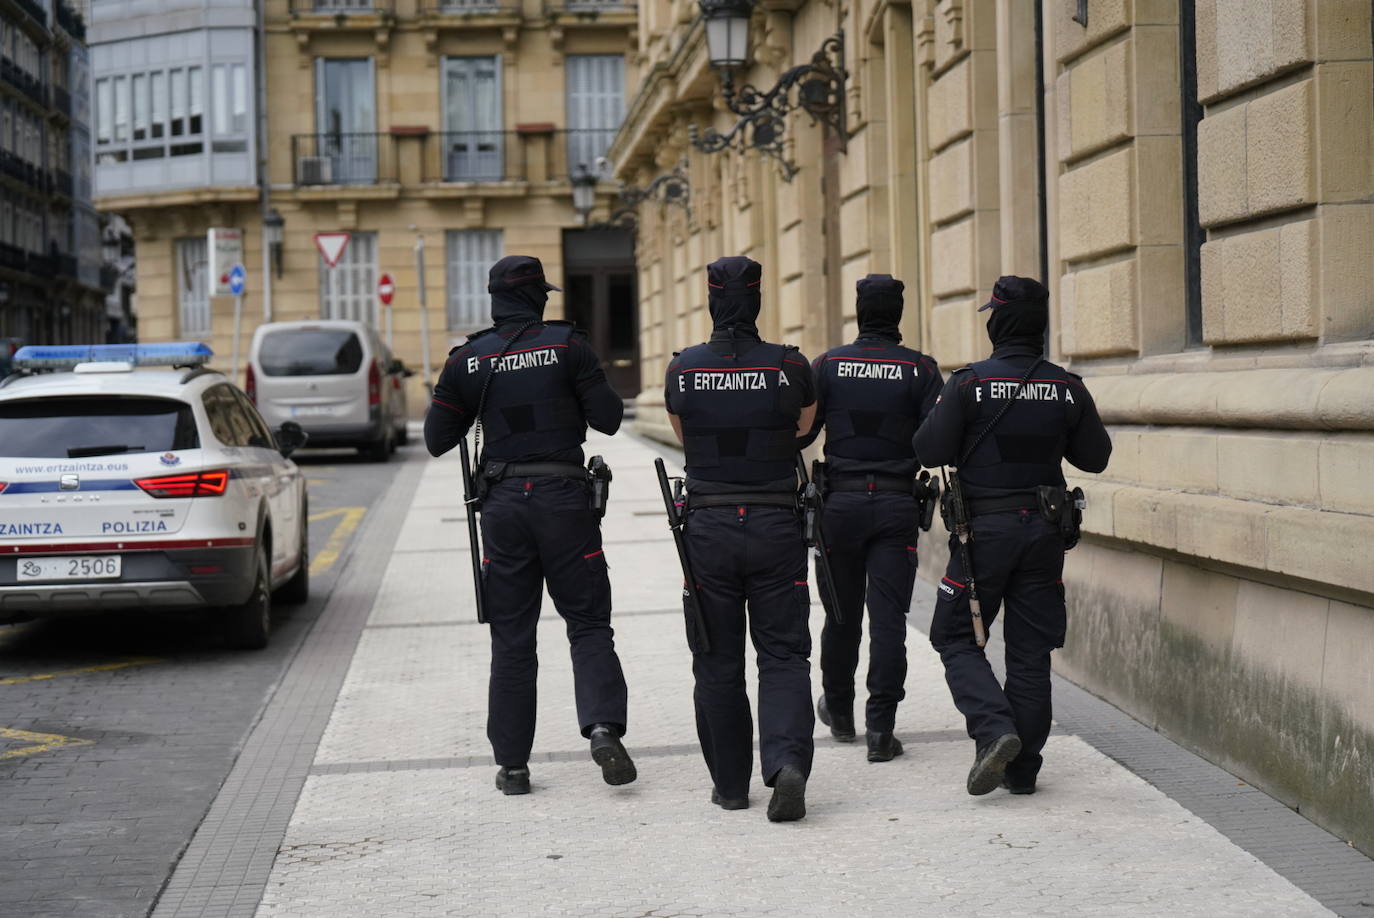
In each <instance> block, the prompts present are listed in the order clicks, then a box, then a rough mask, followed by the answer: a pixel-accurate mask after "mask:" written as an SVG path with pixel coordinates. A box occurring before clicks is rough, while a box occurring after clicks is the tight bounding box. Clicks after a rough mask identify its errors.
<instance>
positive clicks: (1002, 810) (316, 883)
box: [258, 437, 1330, 918]
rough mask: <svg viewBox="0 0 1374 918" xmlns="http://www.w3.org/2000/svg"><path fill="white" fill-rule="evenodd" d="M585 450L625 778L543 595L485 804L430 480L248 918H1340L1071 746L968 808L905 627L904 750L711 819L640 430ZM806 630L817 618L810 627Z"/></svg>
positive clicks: (476, 672)
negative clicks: (1034, 782)
mask: <svg viewBox="0 0 1374 918" xmlns="http://www.w3.org/2000/svg"><path fill="white" fill-rule="evenodd" d="M591 447H592V451H599V452H602V453H603V454H604V455H606V457H607V460H608V461H609V462H610V463H611V465H612V467H613V468H614V469H615V471H616V479H615V484H614V489H613V502H612V508H611V512H610V513H609V514H608V517H607V519H606V523H605V526H604V533H605V540H606V545H607V549H606V550H607V558H608V562H609V564H610V568H611V576H612V583H613V588H614V596H615V610H616V611H615V619H614V624H615V628H616V635H617V646H618V648H619V650H620V653H621V658H622V661H623V664H624V666H625V670H626V677H627V680H628V681H629V685H630V703H631V708H630V716H629V720H630V725H629V729H630V732H629V735H628V736H627V743H628V745H629V746H630V748H631V750H632V752H634V753H635V754H636V758H637V761H638V764H639V771H640V779H639V781H638V782H637V783H635V784H633V785H629V786H627V787H624V788H610V787H607V786H606V785H604V784H603V783H602V782H601V779H600V773H599V770H598V769H597V768H596V767H595V766H594V765H593V764H592V763H591V762H590V760H589V758H588V756H587V753H586V747H585V742H584V741H583V740H582V739H581V737H580V736H579V735H578V733H577V725H576V718H575V714H574V710H573V700H572V699H573V694H572V677H571V667H570V664H569V660H568V652H567V644H566V640H565V638H564V636H563V630H562V623H561V621H560V620H559V618H558V616H557V614H556V613H555V612H554V611H553V608H552V604H551V603H549V602H547V601H546V603H545V607H544V608H545V611H544V616H543V619H542V621H541V625H540V631H539V637H540V645H541V649H542V651H543V652H542V654H541V660H540V663H541V674H540V695H539V729H538V734H537V736H536V746H535V755H534V757H533V758H532V761H531V770H532V776H533V779H532V780H533V786H534V793H533V794H531V795H530V796H527V797H509V798H508V797H504V796H502V795H500V794H499V793H497V792H496V791H495V790H494V788H493V787H492V783H491V782H492V777H493V773H494V766H493V765H492V764H491V759H490V750H489V747H488V746H487V743H486V739H485V735H484V731H485V718H486V667H487V661H488V646H487V635H486V632H485V630H484V629H483V628H481V627H480V626H477V625H476V624H475V623H473V621H472V613H471V599H470V597H471V585H470V583H469V582H468V576H469V575H468V571H469V568H468V558H467V556H466V554H465V552H464V551H463V550H462V548H463V547H465V543H466V524H465V522H463V521H462V512H463V511H462V505H461V499H460V498H458V497H457V496H456V495H457V493H458V491H459V490H460V488H461V486H460V483H459V481H458V478H457V476H456V475H455V474H454V469H455V467H456V465H457V463H456V461H451V460H449V459H448V458H445V459H443V460H439V461H436V462H433V463H430V465H429V466H428V467H427V468H426V470H425V472H424V474H423V477H422V480H421V482H420V485H419V487H418V489H417V491H416V496H415V500H414V503H413V504H412V506H411V510H410V512H409V514H408V515H407V517H406V520H405V522H404V523H403V524H402V527H401V529H402V531H401V536H400V538H399V540H398V551H397V553H396V554H395V555H394V556H393V557H392V559H391V562H390V565H389V567H388V570H387V572H386V575H385V576H384V578H383V581H382V584H381V587H380V589H379V591H378V594H377V597H376V601H375V603H374V605H373V609H372V613H371V616H370V617H369V619H368V622H367V626H366V627H365V629H364V632H363V635H362V637H361V639H360V640H359V642H358V645H357V651H356V653H355V655H354V657H353V661H352V665H351V667H350V668H349V672H348V675H347V677H346V679H345V680H344V683H343V686H342V688H341V690H340V692H339V696H338V700H337V702H336V704H335V706H334V710H333V713H332V715H331V717H330V722H329V725H328V727H327V729H326V730H325V732H324V736H323V738H322V740H321V742H320V745H319V749H318V752H317V754H316V757H315V764H314V766H313V768H312V774H311V776H310V777H309V778H308V780H307V781H306V784H305V788H304V791H303V793H302V795H301V798H300V800H299V802H298V803H297V806H296V809H295V813H294V815H293V816H292V819H291V823H290V826H289V828H288V829H287V831H286V836H285V838H284V840H283V841H282V844H281V848H280V852H279V854H278V856H277V858H276V860H275V863H274V866H273V868H272V873H271V877H270V879H269V881H268V884H267V888H266V891H265V895H264V898H263V900H262V903H261V905H260V907H259V909H258V915H259V916H261V918H295V916H302V918H304V916H322V915H330V916H334V915H359V916H365V915H380V914H386V915H455V916H456V915H462V916H469V915H470V916H543V915H586V916H596V918H618V916H626V918H629V916H650V915H652V916H660V918H668V916H677V915H703V916H715V915H720V916H727V915H734V916H764V915H789V916H791V915H796V916H805V915H847V916H849V915H852V916H865V915H875V916H878V915H882V916H892V915H908V914H932V915H944V914H960V915H981V914H987V915H1006V914H1025V915H1063V914H1068V913H1079V914H1100V915H1140V914H1179V915H1205V916H1227V915H1236V916H1242V915H1243V916H1253V915H1325V914H1330V912H1329V911H1328V910H1327V909H1326V908H1324V907H1323V906H1322V905H1321V903H1319V902H1317V901H1316V900H1314V899H1313V898H1311V897H1310V896H1308V895H1307V894H1306V893H1304V892H1303V891H1302V890H1300V889H1298V888H1297V887H1295V886H1294V885H1293V884H1292V883H1291V882H1289V881H1288V880H1287V879H1285V878H1283V877H1281V876H1279V875H1278V874H1277V873H1275V872H1274V871H1273V870H1272V869H1270V868H1269V867H1268V866H1266V865H1265V864H1264V863H1263V862H1262V861H1260V860H1259V859H1257V858H1256V857H1255V856H1253V855H1252V854H1250V853H1247V852H1246V851H1245V850H1243V849H1242V848H1240V847H1238V846H1237V845H1235V844H1233V843H1232V842H1231V841H1230V840H1228V839H1227V838H1226V837H1225V836H1223V835H1222V834H1221V833H1219V832H1218V831H1217V830H1216V829H1214V828H1213V827H1212V826H1210V825H1208V824H1207V823H1206V822H1205V821H1203V820H1202V819H1201V818H1199V817H1198V816H1196V815H1194V814H1193V813H1191V812H1189V811H1188V810H1186V809H1184V808H1183V807H1182V806H1180V805H1179V804H1178V803H1176V802H1174V801H1173V800H1171V799H1170V798H1169V797H1168V796H1166V795H1165V794H1164V793H1162V792H1161V791H1160V790H1159V789H1157V788H1156V787H1154V786H1152V785H1151V784H1149V783H1147V782H1146V781H1143V780H1141V779H1140V778H1139V777H1137V776H1136V775H1134V774H1133V773H1132V772H1131V771H1129V770H1128V769H1127V768H1125V767H1123V766H1122V765H1120V764H1118V763H1117V762H1115V761H1113V760H1112V759H1111V758H1109V757H1108V756H1106V755H1103V754H1102V753H1101V752H1099V751H1098V750H1096V749H1095V748H1093V747H1092V746H1090V745H1089V744H1088V743H1085V742H1084V741H1083V740H1082V739H1080V738H1078V737H1076V736H1072V735H1066V734H1065V733H1064V732H1063V731H1062V729H1060V730H1057V731H1056V734H1055V735H1054V736H1053V737H1052V738H1051V740H1050V744H1049V746H1048V747H1047V750H1046V760H1047V763H1048V764H1047V767H1046V773H1045V775H1044V779H1043V781H1042V784H1041V788H1042V789H1041V792H1040V793H1038V794H1036V795H1035V796H1033V797H1011V796H1009V795H1006V794H1003V793H1000V792H998V793H995V794H992V795H989V796H987V797H982V798H970V797H968V796H967V795H966V794H965V793H964V790H963V780H964V774H965V772H966V771H967V768H968V764H969V761H970V758H971V755H972V747H971V743H970V742H969V741H968V740H967V739H966V737H965V736H964V734H963V731H962V719H961V718H960V717H959V715H958V712H957V711H955V709H954V708H953V705H952V704H951V703H950V700H949V696H948V692H947V690H946V688H945V685H944V680H943V674H942V672H941V670H940V666H939V661H938V658H937V657H936V656H935V655H934V654H933V653H932V652H930V651H929V648H928V646H927V645H926V643H925V639H924V636H923V635H920V634H919V633H916V632H914V631H913V632H912V634H911V640H910V643H911V651H912V652H911V667H910V674H909V677H908V683H907V692H908V696H907V700H906V702H905V703H904V704H903V707H902V709H901V714H900V717H899V728H898V733H899V735H900V736H902V737H903V738H904V740H905V741H906V743H907V750H908V751H907V754H906V755H905V756H904V757H902V758H900V759H897V760H895V761H894V762H891V763H886V764H882V765H870V764H869V763H867V762H866V761H865V760H864V756H863V749H862V746H861V745H852V746H841V745H838V744H835V743H833V742H832V741H830V739H829V737H828V735H827V734H826V733H825V731H824V728H823V727H820V725H819V724H818V725H817V728H818V729H817V737H818V740H817V756H816V764H815V769H814V773H813V777H812V781H811V784H810V787H809V789H808V809H809V813H808V817H807V819H806V820H805V821H803V822H801V823H798V824H794V825H773V824H770V823H768V822H767V821H766V819H765V818H764V809H765V805H766V802H767V791H766V790H765V789H763V788H762V787H761V786H760V785H759V784H756V785H755V789H754V792H753V797H752V800H753V806H752V807H751V809H749V810H747V811H743V812H732V813H726V812H724V811H721V810H719V809H718V808H716V807H713V806H711V805H709V803H708V802H707V797H708V796H709V793H710V781H709V778H708V776H707V774H706V770H705V766H704V765H703V764H702V762H701V758H700V755H699V752H698V750H697V747H696V744H695V729H694V725H693V716H692V706H691V692H692V682H691V671H690V657H689V655H688V654H687V651H686V648H685V641H684V638H683V623H682V616H681V609H680V604H679V599H678V586H677V584H678V583H679V582H680V579H681V578H680V574H679V572H678V570H677V567H676V557H675V554H674V549H673V546H672V544H671V541H670V540H669V538H668V536H669V533H668V532H667V529H666V524H665V523H664V521H663V517H662V509H661V503H660V500H659V496H658V488H657V483H656V481H655V480H654V478H653V475H652V467H651V462H652V459H653V457H654V455H655V454H656V453H657V451H656V450H654V449H653V448H651V447H649V446H647V445H646V444H643V443H642V442H641V441H636V440H635V439H634V438H631V437H617V438H615V439H614V440H612V441H606V440H604V439H599V440H597V441H594V442H593V444H591ZM455 520H458V521H456V522H455ZM820 624H821V612H820V609H819V606H818V605H813V620H812V629H813V633H815V634H818V633H819V628H820ZM753 669H754V668H753V663H752V661H751V663H750V683H751V694H752V684H753V680H754V673H753ZM813 681H814V684H815V685H816V686H818V685H819V673H816V674H815V675H814V678H813ZM1123 717H1124V716H1123ZM1008 897H1012V898H1011V899H1009V898H1008Z"/></svg>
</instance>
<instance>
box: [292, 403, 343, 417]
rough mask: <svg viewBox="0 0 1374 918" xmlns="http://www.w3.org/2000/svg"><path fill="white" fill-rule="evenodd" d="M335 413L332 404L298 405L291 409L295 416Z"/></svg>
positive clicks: (317, 415)
mask: <svg viewBox="0 0 1374 918" xmlns="http://www.w3.org/2000/svg"><path fill="white" fill-rule="evenodd" d="M333 413H334V408H333V406H332V405H296V406H295V407H294V408H292V409H291V414H292V415H294V416H295V417H298V418H301V417H319V416H322V415H329V414H333Z"/></svg>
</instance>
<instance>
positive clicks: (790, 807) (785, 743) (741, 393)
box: [664, 257, 816, 822]
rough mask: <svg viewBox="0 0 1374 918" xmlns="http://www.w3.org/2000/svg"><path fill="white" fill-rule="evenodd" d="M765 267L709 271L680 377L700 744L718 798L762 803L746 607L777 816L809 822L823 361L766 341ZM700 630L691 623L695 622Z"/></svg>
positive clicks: (676, 381) (745, 264)
mask: <svg viewBox="0 0 1374 918" xmlns="http://www.w3.org/2000/svg"><path fill="white" fill-rule="evenodd" d="M761 274H762V270H761V268H760V267H759V265H758V263H756V262H754V261H751V260H750V259H748V258H741V257H731V258H721V259H719V260H718V261H715V262H713V263H712V264H711V265H710V266H709V267H708V269H707V281H708V285H709V299H710V309H711V320H712V322H713V324H714V330H713V331H712V333H711V340H710V341H709V342H707V343H705V344H698V345H696V346H695V347H690V348H688V349H687V350H685V351H683V352H681V353H680V354H678V355H677V356H676V358H675V359H674V360H673V361H672V363H671V364H670V365H669V367H668V374H667V383H666V388H665V393H664V396H665V404H666V406H667V409H668V412H669V416H670V418H671V420H672V424H673V429H674V430H675V431H676V432H677V435H678V439H680V440H681V441H682V444H683V448H684V450H685V451H686V471H687V492H688V497H687V525H686V541H687V552H688V556H689V558H690V561H691V565H692V574H693V577H694V579H695V580H696V583H697V588H698V596H699V601H700V605H701V609H702V613H703V616H704V618H705V621H706V629H707V637H708V638H709V640H710V646H711V649H710V652H702V651H701V645H700V642H699V641H698V640H697V639H696V637H695V636H694V635H693V633H692V631H691V629H690V627H689V633H688V643H689V644H690V645H691V646H692V649H693V652H694V655H693V658H692V674H693V675H694V676H695V677H696V692H695V696H694V698H695V704H696V720H697V735H698V737H699V738H700V740H701V751H702V754H703V756H704V757H705V759H706V767H707V769H708V770H709V771H710V773H711V779H712V781H713V783H714V786H713V788H712V791H711V802H712V803H714V804H716V805H718V806H720V807H722V808H724V809H727V810H736V809H744V808H745V807H747V806H748V805H749V777H750V772H751V771H752V770H753V759H754V755H753V733H754V724H753V718H752V715H751V713H750V709H749V698H748V696H747V695H746V694H745V687H744V654H745V646H744V636H745V630H746V617H745V606H746V604H747V606H748V611H749V614H748V619H747V624H748V631H749V635H750V637H751V638H752V639H753V643H754V648H755V650H756V651H757V653H758V666H759V752H760V757H761V758H762V765H763V768H762V774H763V783H764V784H765V785H766V786H768V787H772V788H773V796H772V799H771V800H770V802H769V804H768V818H769V819H770V820H772V821H774V822H784V821H789V820H794V819H801V818H802V817H803V816H805V815H806V781H807V778H808V776H809V775H810V773H811V758H812V754H813V751H814V750H813V741H812V732H813V731H814V729H815V719H814V718H813V716H812V714H811V663H810V660H809V657H810V654H811V632H810V628H809V626H808V622H807V619H808V615H809V610H810V595H809V593H808V589H807V582H806V545H805V542H804V541H803V534H802V525H801V521H800V519H799V518H798V514H797V509H796V497H797V476H796V471H795V469H796V465H795V461H796V454H797V449H798V445H799V437H801V436H802V435H803V434H804V433H806V432H809V431H810V429H811V425H812V420H813V417H814V412H815V401H816V396H815V384H814V382H813V379H812V375H811V367H810V364H808V363H807V361H806V358H804V357H803V356H802V355H801V354H799V353H798V352H797V351H796V349H794V348H790V347H786V346H783V345H780V344H770V343H767V342H765V341H762V340H760V338H759V333H758V329H757V327H756V326H755V324H754V323H755V320H756V319H757V318H758V314H759V283H760V277H761ZM689 624H690V623H689Z"/></svg>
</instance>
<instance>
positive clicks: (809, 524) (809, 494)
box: [797, 452, 844, 625]
mask: <svg viewBox="0 0 1374 918" xmlns="http://www.w3.org/2000/svg"><path fill="white" fill-rule="evenodd" d="M797 475H798V476H799V477H800V478H801V489H802V493H801V505H802V514H803V515H802V535H803V537H804V538H805V540H806V547H807V548H809V549H811V550H812V551H813V552H815V555H816V576H817V577H819V578H820V581H821V588H822V589H823V590H824V591H825V599H828V600H829V601H830V617H831V618H833V619H835V624H837V625H843V624H844V610H842V609H841V608H840V599H839V596H838V595H837V594H836V593H835V576H834V575H833V574H832V573H831V572H830V555H829V550H828V549H827V548H826V547H825V533H824V532H822V531H821V528H822V527H821V517H822V515H823V514H824V513H825V504H824V502H823V501H822V500H821V492H820V490H819V489H818V488H817V487H816V483H815V482H814V481H812V480H811V479H810V478H809V477H808V476H807V474H806V460H805V459H803V458H802V454H801V453H800V452H798V453H797Z"/></svg>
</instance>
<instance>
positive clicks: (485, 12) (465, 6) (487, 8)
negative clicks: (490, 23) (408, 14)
mask: <svg viewBox="0 0 1374 918" xmlns="http://www.w3.org/2000/svg"><path fill="white" fill-rule="evenodd" d="M519 12H520V4H519V2H517V0H423V2H422V3H421V5H420V14H421V15H423V16H490V15H493V14H496V13H511V14H517V13H519Z"/></svg>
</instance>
